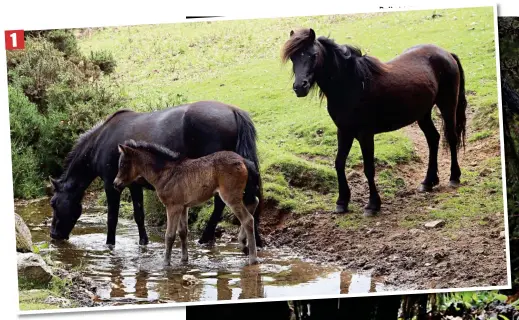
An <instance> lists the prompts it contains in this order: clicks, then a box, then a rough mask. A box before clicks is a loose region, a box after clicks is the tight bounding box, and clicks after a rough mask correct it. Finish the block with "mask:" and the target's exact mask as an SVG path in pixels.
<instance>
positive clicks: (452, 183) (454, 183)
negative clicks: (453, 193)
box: [449, 180, 460, 189]
mask: <svg viewBox="0 0 519 320" xmlns="http://www.w3.org/2000/svg"><path fill="white" fill-rule="evenodd" d="M459 186H460V182H459V181H455V180H451V181H449V187H451V188H453V189H456V188H458V187H459Z"/></svg>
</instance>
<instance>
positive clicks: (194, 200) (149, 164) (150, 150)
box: [113, 140, 259, 265]
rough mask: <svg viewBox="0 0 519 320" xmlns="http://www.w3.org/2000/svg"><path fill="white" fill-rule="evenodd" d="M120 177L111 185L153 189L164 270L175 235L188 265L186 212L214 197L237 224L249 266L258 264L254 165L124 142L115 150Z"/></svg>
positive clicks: (229, 156)
mask: <svg viewBox="0 0 519 320" xmlns="http://www.w3.org/2000/svg"><path fill="white" fill-rule="evenodd" d="M119 152H120V158H119V172H118V173H117V177H116V178H115V180H114V182H113V184H114V187H115V188H116V189H119V190H120V189H122V188H124V187H125V186H127V185H129V184H131V183H132V182H134V181H135V180H136V179H138V178H139V177H142V178H144V179H146V181H148V182H149V183H150V184H151V185H152V186H153V187H154V188H155V190H156V192H157V196H158V197H159V199H160V201H161V202H162V203H163V204H164V206H165V207H166V212H167V228H166V237H165V244H166V251H165V255H164V264H165V265H169V264H170V260H171V248H172V246H173V243H174V242H175V236H176V232H177V228H178V234H179V237H180V242H181V250H182V259H181V261H184V262H185V261H187V259H188V256H187V221H188V216H187V214H188V209H189V207H192V206H196V205H199V204H202V203H204V202H206V201H207V200H209V199H210V198H211V197H212V196H214V195H215V194H216V193H218V194H219V195H220V198H221V199H222V200H223V202H224V203H225V204H226V205H228V206H229V208H231V210H232V212H233V213H234V214H235V215H236V217H237V218H238V220H239V221H240V224H241V226H240V232H239V236H238V239H239V241H240V243H241V245H242V249H243V251H244V253H245V254H247V253H248V255H249V262H250V263H251V264H254V263H256V262H257V256H256V239H255V236H254V218H253V216H252V214H253V213H254V211H255V210H256V207H257V205H258V202H259V200H258V198H257V197H256V194H257V192H258V189H259V174H258V172H257V171H256V166H255V164H254V163H253V162H251V161H249V160H246V159H244V158H242V157H241V156H239V155H238V154H236V153H234V152H231V151H220V152H216V153H213V154H210V155H207V156H204V157H201V158H197V159H189V158H186V157H185V156H184V155H183V154H180V153H177V152H173V151H171V150H169V149H166V148H164V147H162V146H160V145H157V144H153V143H147V142H141V141H139V142H135V141H133V140H129V141H127V142H125V143H124V144H121V145H119Z"/></svg>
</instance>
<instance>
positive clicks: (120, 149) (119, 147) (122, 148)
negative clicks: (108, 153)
mask: <svg viewBox="0 0 519 320" xmlns="http://www.w3.org/2000/svg"><path fill="white" fill-rule="evenodd" d="M117 149H119V153H124V151H125V147H124V146H123V145H122V144H119V145H118V146H117Z"/></svg>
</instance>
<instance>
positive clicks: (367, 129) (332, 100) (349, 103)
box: [282, 29, 467, 216]
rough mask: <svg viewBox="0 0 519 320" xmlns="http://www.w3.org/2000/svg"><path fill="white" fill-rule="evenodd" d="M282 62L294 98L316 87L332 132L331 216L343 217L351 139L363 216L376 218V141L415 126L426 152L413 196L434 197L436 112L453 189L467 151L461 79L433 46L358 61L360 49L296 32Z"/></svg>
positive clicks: (448, 56)
mask: <svg viewBox="0 0 519 320" xmlns="http://www.w3.org/2000/svg"><path fill="white" fill-rule="evenodd" d="M282 59H283V61H284V62H286V61H288V60H289V59H290V60H291V61H292V64H293V72H294V74H295V81H294V85H293V89H294V91H295V93H296V95H297V96H298V97H305V96H306V95H308V92H309V91H310V89H312V88H313V87H314V86H315V85H316V84H317V86H318V87H319V89H320V97H321V98H324V97H326V99H327V102H328V106H327V108H328V113H329V114H330V117H331V118H332V120H333V121H334V123H335V125H336V126H337V139H338V150H337V156H336V159H335V168H336V170H337V178H338V182H339V198H338V200H337V203H336V204H337V207H336V211H337V212H347V211H348V203H349V201H350V189H349V187H348V183H347V181H346V175H345V172H344V170H345V166H346V158H347V157H348V154H349V152H350V149H351V146H352V143H353V139H357V140H358V141H359V144H360V148H361V151H362V157H363V160H364V173H365V175H366V178H367V180H368V184H369V202H368V204H367V206H366V207H365V209H364V214H365V215H367V216H369V215H373V214H376V213H378V212H379V211H380V206H381V201H380V196H379V194H378V191H377V188H376V185H375V164H374V136H375V134H378V133H382V132H388V131H393V130H397V129H400V128H402V127H405V126H408V125H410V124H412V123H414V122H415V121H418V125H419V126H420V129H422V131H423V132H424V134H425V137H426V139H427V144H428V146H429V164H428V169H427V174H426V176H425V179H424V180H423V182H422V184H421V186H420V188H419V190H420V191H422V192H425V191H432V189H433V187H434V186H435V185H437V184H439V178H438V148H439V141H440V134H439V133H438V131H437V130H436V128H435V126H434V123H433V121H432V118H431V112H432V109H433V107H434V105H436V106H437V107H438V108H439V110H440V111H441V115H442V118H443V122H444V123H443V127H444V134H445V138H446V140H447V142H448V144H449V147H450V152H451V175H450V182H449V185H450V186H451V187H457V186H458V185H459V183H460V176H461V170H460V167H459V165H458V159H457V152H458V149H459V148H460V147H461V146H462V145H464V143H465V125H466V115H465V110H466V107H467V100H466V98H465V80H464V72H463V69H462V67H461V63H460V61H459V58H458V57H457V56H456V55H455V54H453V53H449V52H447V51H445V50H444V49H442V48H439V47H437V46H435V45H418V46H415V47H412V48H410V49H408V50H406V51H405V52H404V53H402V54H401V55H399V56H398V57H396V58H394V59H393V60H391V61H389V62H387V63H383V62H381V61H380V60H378V59H377V58H375V57H371V56H367V55H363V54H362V53H361V51H360V49H358V48H355V47H352V46H350V45H339V44H336V43H335V42H334V41H333V40H332V39H329V38H326V37H319V38H316V35H315V32H314V30H312V29H301V30H298V31H296V32H294V31H291V32H290V39H289V40H288V41H287V42H286V43H285V45H284V47H283V50H282Z"/></svg>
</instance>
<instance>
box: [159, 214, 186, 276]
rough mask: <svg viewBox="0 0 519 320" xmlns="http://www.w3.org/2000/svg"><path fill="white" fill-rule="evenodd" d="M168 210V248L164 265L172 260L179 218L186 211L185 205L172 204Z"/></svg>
mask: <svg viewBox="0 0 519 320" xmlns="http://www.w3.org/2000/svg"><path fill="white" fill-rule="evenodd" d="M166 211H167V217H168V221H167V227H166V235H165V245H166V249H165V252H164V265H165V266H169V265H170V262H171V249H172V248H173V243H174V242H175V236H176V234H177V228H178V225H179V220H180V218H181V216H182V213H183V212H184V206H179V205H170V206H168V207H167V208H166Z"/></svg>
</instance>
